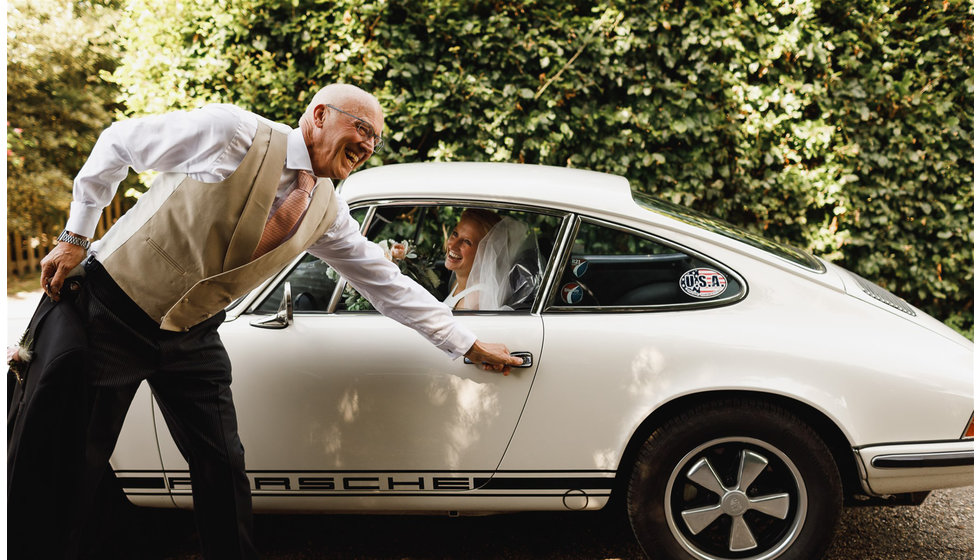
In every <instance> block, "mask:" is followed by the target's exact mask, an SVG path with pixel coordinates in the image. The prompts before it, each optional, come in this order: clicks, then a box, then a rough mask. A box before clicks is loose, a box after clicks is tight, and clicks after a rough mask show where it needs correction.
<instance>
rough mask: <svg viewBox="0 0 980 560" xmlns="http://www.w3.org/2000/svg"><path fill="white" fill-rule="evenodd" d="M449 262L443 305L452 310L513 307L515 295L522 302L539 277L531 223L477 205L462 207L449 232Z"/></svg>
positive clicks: (447, 262)
mask: <svg viewBox="0 0 980 560" xmlns="http://www.w3.org/2000/svg"><path fill="white" fill-rule="evenodd" d="M523 261H528V262H523ZM445 264H446V268H447V269H449V270H450V271H452V272H453V277H452V279H450V282H449V284H450V285H451V286H452V289H451V290H450V292H449V296H448V297H447V298H446V299H445V303H446V305H448V306H449V307H451V308H453V309H484V310H498V309H512V306H513V304H514V303H515V296H518V295H519V296H520V299H521V300H522V301H523V300H524V299H526V298H527V296H528V295H530V294H531V293H533V289H534V284H535V282H534V281H535V279H536V278H537V277H538V276H539V275H540V263H539V256H538V250H537V243H536V242H535V239H534V236H533V235H531V233H530V231H529V229H528V227H527V225H526V224H524V223H522V222H519V221H517V220H515V219H513V218H510V217H504V218H501V217H500V216H498V215H497V214H496V213H494V212H491V211H489V210H482V209H475V208H469V209H466V210H464V211H463V213H462V215H461V216H460V218H459V222H458V223H457V224H456V227H455V228H454V229H453V231H452V233H451V234H450V235H449V239H448V240H447V242H446V261H445Z"/></svg>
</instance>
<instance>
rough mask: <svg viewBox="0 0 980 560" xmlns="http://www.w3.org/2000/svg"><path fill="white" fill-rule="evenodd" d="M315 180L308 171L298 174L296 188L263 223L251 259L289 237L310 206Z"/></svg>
mask: <svg viewBox="0 0 980 560" xmlns="http://www.w3.org/2000/svg"><path fill="white" fill-rule="evenodd" d="M315 184H316V178H315V177H313V175H312V174H311V173H309V172H308V171H300V172H299V180H298V181H297V182H296V188H295V189H293V190H292V191H291V192H290V193H289V194H288V195H286V199H285V200H283V201H282V204H280V205H279V208H277V209H276V211H275V212H273V213H272V217H270V218H269V221H267V222H266V223H265V229H264V230H262V237H261V238H260V239H259V244H258V246H257V247H256V248H255V252H254V253H252V259H253V260H254V259H257V258H259V257H261V256H262V255H264V254H266V253H268V252H269V251H271V250H273V249H275V248H276V247H278V246H279V244H280V243H282V242H283V241H284V240H285V239H286V236H287V235H289V233H290V232H291V231H293V228H295V227H296V224H297V223H298V222H299V220H300V218H302V217H303V214H304V213H305V212H306V207H307V206H309V205H310V198H311V197H312V196H313V186H314V185H315Z"/></svg>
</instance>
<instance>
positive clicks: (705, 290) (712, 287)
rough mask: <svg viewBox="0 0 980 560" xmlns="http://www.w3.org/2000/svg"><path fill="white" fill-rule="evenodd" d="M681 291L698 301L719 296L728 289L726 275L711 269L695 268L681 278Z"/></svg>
mask: <svg viewBox="0 0 980 560" xmlns="http://www.w3.org/2000/svg"><path fill="white" fill-rule="evenodd" d="M680 285H681V290H683V291H684V293H685V294H687V295H689V296H691V297H696V298H698V299H708V298H713V297H716V296H719V295H721V294H722V292H724V291H725V288H727V287H728V279H727V278H725V275H724V274H722V273H720V272H718V271H717V270H714V269H711V268H695V269H692V270H688V271H687V272H685V273H684V274H683V275H682V276H681V280H680Z"/></svg>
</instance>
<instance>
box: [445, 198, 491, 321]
mask: <svg viewBox="0 0 980 560" xmlns="http://www.w3.org/2000/svg"><path fill="white" fill-rule="evenodd" d="M498 222H500V216H498V215H497V214H496V212H492V211H490V210H483V209H480V208H467V209H466V210H463V213H462V214H461V215H460V217H459V221H458V222H457V223H456V227H454V228H453V231H452V233H450V234H449V239H447V240H446V262H445V265H446V269H448V270H449V271H451V272H452V273H453V275H452V278H450V281H449V284H450V286H452V289H450V290H449V296H448V297H446V299H445V301H444V303H445V304H446V305H448V306H449V307H451V308H452V309H479V308H480V306H479V294H478V291H479V289H480V286H478V285H476V284H470V285H469V287H467V284H468V282H469V277H470V272H471V271H472V270H473V262H474V260H475V258H476V252H477V249H478V248H479V245H480V242H481V241H482V240H483V238H484V237H486V235H487V233H489V231H490V229H491V228H493V226H495V225H497V223H498Z"/></svg>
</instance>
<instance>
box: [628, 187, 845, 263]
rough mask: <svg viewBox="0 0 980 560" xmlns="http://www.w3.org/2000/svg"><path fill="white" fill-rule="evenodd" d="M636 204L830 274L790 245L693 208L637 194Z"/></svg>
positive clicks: (635, 193) (806, 254)
mask: <svg viewBox="0 0 980 560" xmlns="http://www.w3.org/2000/svg"><path fill="white" fill-rule="evenodd" d="M633 200H635V201H636V202H637V203H638V204H639V205H640V206H642V207H644V208H646V209H648V210H652V211H654V212H657V213H660V214H663V215H665V216H669V217H671V218H674V219H677V220H680V221H682V222H684V223H686V224H690V225H692V226H697V227H699V228H702V229H706V230H708V231H711V232H714V233H718V234H721V235H724V236H725V237H728V238H730V239H734V240H736V241H741V242H742V243H747V244H749V245H751V246H753V247H755V248H757V249H762V250H763V251H766V252H768V253H770V254H772V255H775V256H777V257H779V258H781V259H785V260H787V261H789V262H791V263H793V264H797V265H799V266H802V267H804V268H806V269H808V270H812V271H814V272H826V270H827V269H826V268H824V265H823V263H821V262H820V261H819V260H818V259H817V258H816V257H814V256H813V255H811V254H809V253H807V252H806V251H804V250H802V249H798V248H796V247H791V246H789V245H783V244H782V243H777V242H775V241H773V240H771V239H766V238H765V237H762V236H761V235H757V234H754V233H752V232H750V231H746V230H744V229H742V228H740V227H737V226H733V225H732V224H729V223H727V222H725V221H722V220H719V219H718V218H715V217H713V216H709V215H707V214H702V213H700V212H697V211H695V210H691V209H690V208H685V207H683V206H680V205H678V204H674V203H671V202H667V201H664V200H660V199H658V198H654V197H652V196H650V195H647V194H643V193H638V192H635V191H634V192H633Z"/></svg>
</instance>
